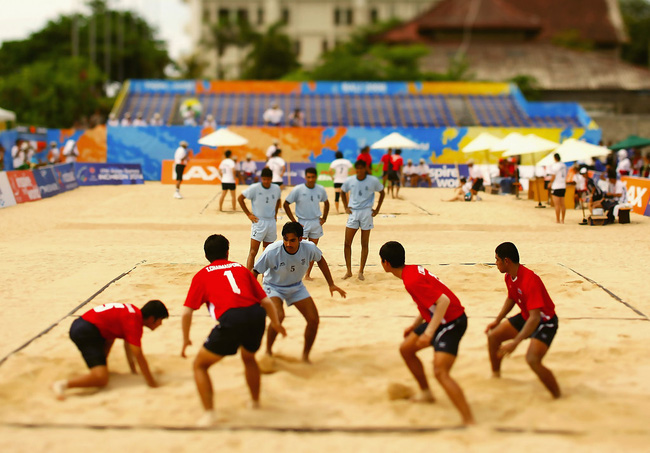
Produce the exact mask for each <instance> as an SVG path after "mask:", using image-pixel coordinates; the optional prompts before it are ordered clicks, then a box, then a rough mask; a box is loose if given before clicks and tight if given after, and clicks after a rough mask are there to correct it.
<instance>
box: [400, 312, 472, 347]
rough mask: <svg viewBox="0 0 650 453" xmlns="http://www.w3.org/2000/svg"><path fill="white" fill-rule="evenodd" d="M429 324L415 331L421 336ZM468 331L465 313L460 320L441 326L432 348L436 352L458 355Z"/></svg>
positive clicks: (424, 324) (434, 336) (426, 323)
mask: <svg viewBox="0 0 650 453" xmlns="http://www.w3.org/2000/svg"><path fill="white" fill-rule="evenodd" d="M428 325H429V323H428V322H425V323H422V324H420V325H419V326H417V327H416V328H415V330H414V331H413V332H414V333H415V334H416V335H418V336H420V335H422V334H423V333H424V331H425V330H426V328H427V326H428ZM466 330H467V315H465V313H463V314H462V315H460V316H459V317H458V318H456V319H454V320H453V321H451V322H448V323H447V324H441V325H440V326H438V328H437V329H436V333H435V334H434V335H433V338H432V339H431V346H433V349H434V350H435V351H436V352H446V353H447V354H451V355H458V344H459V343H460V339H461V338H463V335H464V334H465V331H466Z"/></svg>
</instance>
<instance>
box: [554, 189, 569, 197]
mask: <svg viewBox="0 0 650 453" xmlns="http://www.w3.org/2000/svg"><path fill="white" fill-rule="evenodd" d="M551 195H553V196H554V197H564V195H566V189H553V190H552V191H551Z"/></svg>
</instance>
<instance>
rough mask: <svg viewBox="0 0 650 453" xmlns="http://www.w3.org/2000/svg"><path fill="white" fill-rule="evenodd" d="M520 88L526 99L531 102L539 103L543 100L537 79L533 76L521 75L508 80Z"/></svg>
mask: <svg viewBox="0 0 650 453" xmlns="http://www.w3.org/2000/svg"><path fill="white" fill-rule="evenodd" d="M508 82H511V83H514V84H515V85H517V86H518V87H519V90H520V91H521V93H522V94H523V95H524V97H525V98H526V99H527V100H529V101H538V100H540V99H541V98H542V94H541V92H540V89H539V83H538V82H537V79H536V78H535V77H533V76H531V75H526V74H521V75H517V76H515V77H513V78H512V79H510V80H508Z"/></svg>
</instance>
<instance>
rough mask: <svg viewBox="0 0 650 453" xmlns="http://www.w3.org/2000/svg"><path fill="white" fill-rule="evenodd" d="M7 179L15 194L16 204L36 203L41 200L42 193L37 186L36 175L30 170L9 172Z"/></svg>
mask: <svg viewBox="0 0 650 453" xmlns="http://www.w3.org/2000/svg"><path fill="white" fill-rule="evenodd" d="M7 179H9V185H11V190H13V192H14V198H15V199H16V203H25V202H27V201H36V200H40V199H41V191H40V189H39V188H38V185H37V184H36V180H35V179H34V175H33V174H32V172H31V171H29V170H17V171H8V172H7Z"/></svg>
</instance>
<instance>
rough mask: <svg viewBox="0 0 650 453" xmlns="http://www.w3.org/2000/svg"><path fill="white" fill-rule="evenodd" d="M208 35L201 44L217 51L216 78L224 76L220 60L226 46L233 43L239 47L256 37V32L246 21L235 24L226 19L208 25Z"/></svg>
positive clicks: (244, 45)
mask: <svg viewBox="0 0 650 453" xmlns="http://www.w3.org/2000/svg"><path fill="white" fill-rule="evenodd" d="M208 36H209V38H208V40H207V41H206V42H204V43H203V44H204V45H207V46H211V47H213V48H214V49H215V50H216V52H217V60H216V61H217V74H216V75H217V79H224V78H225V70H224V69H223V67H222V63H221V61H222V59H223V56H224V54H225V53H226V50H227V49H228V47H230V46H233V45H234V46H237V47H239V48H240V49H241V48H243V47H246V46H247V45H249V44H251V43H253V42H255V40H256V39H257V36H256V34H255V33H254V32H253V31H252V29H251V27H250V25H249V24H248V22H246V21H240V22H238V23H237V24H233V23H231V22H228V21H221V22H218V23H216V24H213V25H211V26H210V34H209V35H208ZM240 69H241V68H240ZM240 72H241V71H240Z"/></svg>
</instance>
